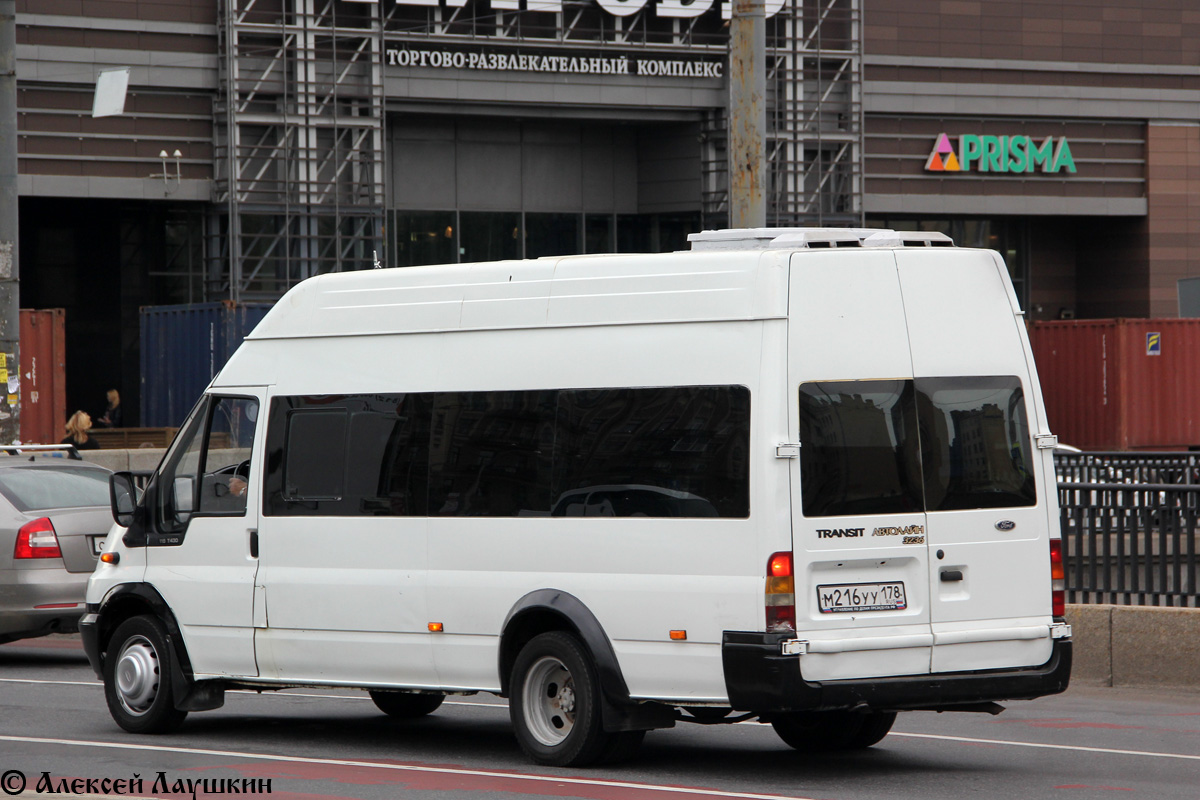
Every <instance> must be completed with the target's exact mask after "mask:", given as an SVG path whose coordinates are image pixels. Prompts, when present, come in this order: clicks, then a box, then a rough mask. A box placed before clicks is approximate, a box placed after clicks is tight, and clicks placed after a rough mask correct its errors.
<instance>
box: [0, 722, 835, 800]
mask: <svg viewBox="0 0 1200 800" xmlns="http://www.w3.org/2000/svg"><path fill="white" fill-rule="evenodd" d="M0 742H20V743H22V744H43V745H64V746H67V747H97V748H106V749H111V750H140V751H144V752H152V753H179V754H182V755H194V756H212V757H218V758H244V759H249V760H255V761H277V762H285V763H289V764H315V765H318V766H328V767H358V768H366V769H382V770H391V771H395V772H420V773H428V774H436V775H455V776H459V777H471V778H491V779H495V780H505V781H529V782H531V783H552V784H559V785H561V784H570V785H572V786H593V787H597V788H603V789H627V790H639V791H644V792H660V793H662V794H668V795H671V794H674V795H684V796H687V795H691V796H695V797H729V798H735V799H736V800H812V798H804V797H796V796H795V795H779V794H752V793H748V792H724V791H721V790H720V789H695V788H687V787H684V786H663V785H658V784H653V783H633V782H630V781H606V780H598V779H587V778H567V777H562V776H559V775H527V774H524V773H520V772H495V771H491V770H478V769H455V768H452V767H426V766H419V765H416V764H391V763H385V762H378V761H349V760H345V759H339V758H304V757H301V756H281V755H272V754H270V753H242V752H238V751H234V750H210V749H207V748H200V747H170V746H168V745H154V744H127V743H119V742H98V741H95V742H94V741H87V740H83V739H46V738H40V737H36V736H0Z"/></svg>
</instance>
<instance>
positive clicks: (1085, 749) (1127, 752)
mask: <svg viewBox="0 0 1200 800" xmlns="http://www.w3.org/2000/svg"><path fill="white" fill-rule="evenodd" d="M888 735H889V736H904V737H906V738H909V739H937V740H939V741H944V742H964V743H966V744H994V745H1004V746H1006V747H1035V748H1038V749H1042V750H1073V751H1075V752H1077V753H1105V754H1107V755H1117V756H1145V757H1147V758H1179V759H1183V760H1185V761H1200V756H1190V755H1186V754H1184V753H1155V752H1152V751H1149V750H1118V749H1116V748H1112V747H1084V746H1082V745H1073V744H1042V743H1040V742H1012V741H1004V740H1001V739H972V738H971V737H969V736H941V735H938V734H936V733H900V732H898V731H892V732H891V733H890V734H888Z"/></svg>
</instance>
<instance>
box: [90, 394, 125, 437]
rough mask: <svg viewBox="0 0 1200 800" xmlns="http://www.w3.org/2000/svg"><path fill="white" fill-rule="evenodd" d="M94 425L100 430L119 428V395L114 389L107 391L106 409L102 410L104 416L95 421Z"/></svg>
mask: <svg viewBox="0 0 1200 800" xmlns="http://www.w3.org/2000/svg"><path fill="white" fill-rule="evenodd" d="M96 424H97V425H99V426H100V427H101V428H119V427H121V395H120V394H119V393H118V392H117V390H116V389H109V390H108V408H106V409H104V416H103V417H101V418H100V419H98V420H96Z"/></svg>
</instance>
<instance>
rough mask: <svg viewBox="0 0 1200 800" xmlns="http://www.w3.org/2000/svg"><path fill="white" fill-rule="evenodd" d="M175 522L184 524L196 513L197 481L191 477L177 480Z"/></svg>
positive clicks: (175, 487)
mask: <svg viewBox="0 0 1200 800" xmlns="http://www.w3.org/2000/svg"><path fill="white" fill-rule="evenodd" d="M174 489H175V497H174V500H175V521H176V522H178V523H180V524H182V523H184V522H187V521H188V520H189V519H191V518H192V512H193V511H195V510H196V509H195V500H196V481H195V479H193V478H191V477H177V478H175V486H174Z"/></svg>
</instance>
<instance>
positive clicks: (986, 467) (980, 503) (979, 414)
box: [916, 377, 1037, 511]
mask: <svg viewBox="0 0 1200 800" xmlns="http://www.w3.org/2000/svg"><path fill="white" fill-rule="evenodd" d="M916 389H917V407H918V413H919V416H920V423H921V427H920V430H921V456H922V461H923V464H924V477H925V504H926V508H927V510H929V511H947V510H953V509H964V508H1000V507H1011V506H1032V505H1036V504H1037V490H1036V488H1035V484H1034V480H1033V464H1032V459H1031V453H1030V435H1029V422H1028V419H1027V417H1026V414H1025V394H1024V392H1023V391H1022V389H1021V382H1020V381H1019V380H1017V378H1015V377H995V378H992V377H989V378H922V379H918V380H917V382H916Z"/></svg>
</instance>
